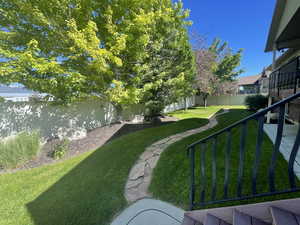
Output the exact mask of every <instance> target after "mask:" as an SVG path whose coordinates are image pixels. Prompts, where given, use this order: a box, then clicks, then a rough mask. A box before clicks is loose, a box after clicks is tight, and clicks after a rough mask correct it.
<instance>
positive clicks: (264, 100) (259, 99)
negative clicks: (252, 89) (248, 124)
mask: <svg viewBox="0 0 300 225" xmlns="http://www.w3.org/2000/svg"><path fill="white" fill-rule="evenodd" d="M245 104H246V106H247V108H248V109H249V110H251V111H257V110H259V109H262V108H265V107H266V106H267V105H268V97H266V96H263V95H252V96H247V98H246V100H245Z"/></svg>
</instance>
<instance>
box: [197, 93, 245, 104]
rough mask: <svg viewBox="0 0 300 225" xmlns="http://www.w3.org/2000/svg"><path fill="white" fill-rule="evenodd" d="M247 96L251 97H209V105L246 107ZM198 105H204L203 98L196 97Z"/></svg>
mask: <svg viewBox="0 0 300 225" xmlns="http://www.w3.org/2000/svg"><path fill="white" fill-rule="evenodd" d="M247 96H249V95H234V96H230V95H223V96H208V98H207V105H208V106H209V105H244V104H245V99H246V98H247ZM196 104H197V105H204V101H203V98H202V97H201V96H196Z"/></svg>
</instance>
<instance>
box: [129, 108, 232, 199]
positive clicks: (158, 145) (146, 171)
mask: <svg viewBox="0 0 300 225" xmlns="http://www.w3.org/2000/svg"><path fill="white" fill-rule="evenodd" d="M225 113H228V110H224V111H223V112H221V113H219V114H216V115H212V116H211V117H210V119H209V122H208V123H207V124H206V125H204V126H202V127H200V128H195V129H191V130H187V131H184V132H181V133H177V134H175V135H171V136H168V137H166V138H164V139H161V140H159V141H157V142H155V143H153V144H151V145H150V146H148V147H147V148H146V149H145V151H144V152H143V154H142V155H141V156H140V157H139V159H138V161H137V162H136V163H135V165H134V166H133V167H132V169H131V170H130V173H129V176H128V179H127V182H126V186H125V190H124V195H125V198H126V200H127V202H128V203H132V202H136V201H137V200H139V199H143V198H147V197H151V194H150V193H149V192H148V187H149V185H150V183H151V179H152V174H153V169H154V168H155V166H156V164H157V162H158V161H159V158H160V155H161V154H162V152H163V151H164V150H165V149H167V148H168V147H169V146H170V145H171V144H173V143H175V142H178V141H180V140H182V139H184V138H186V137H188V136H191V135H194V134H198V133H201V132H203V131H206V130H208V129H211V128H213V127H215V126H216V125H217V124H218V122H217V120H216V116H219V115H222V114H225Z"/></svg>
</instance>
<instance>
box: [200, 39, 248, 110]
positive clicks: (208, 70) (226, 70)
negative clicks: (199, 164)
mask: <svg viewBox="0 0 300 225" xmlns="http://www.w3.org/2000/svg"><path fill="white" fill-rule="evenodd" d="M196 37H197V36H196ZM197 40H199V36H198V39H197ZM196 43H199V41H198V42H196ZM195 55H196V64H197V75H196V78H195V85H194V86H195V89H196V90H197V92H198V94H200V95H201V96H202V97H203V102H204V106H205V107H206V105H207V97H208V96H209V95H212V94H218V93H227V92H232V88H234V86H235V85H234V82H235V78H236V77H237V76H238V75H239V74H241V73H242V72H243V70H240V69H237V68H238V67H239V65H240V61H241V57H242V50H238V51H237V52H236V53H233V52H232V50H231V49H230V48H229V47H228V44H227V43H226V42H224V43H222V42H221V41H220V40H219V39H215V40H214V41H213V43H212V44H211V45H210V46H209V47H208V48H206V47H204V46H203V45H198V46H196V48H195ZM224 85H226V86H227V87H228V88H227V87H226V90H220V89H222V88H223V86H224Z"/></svg>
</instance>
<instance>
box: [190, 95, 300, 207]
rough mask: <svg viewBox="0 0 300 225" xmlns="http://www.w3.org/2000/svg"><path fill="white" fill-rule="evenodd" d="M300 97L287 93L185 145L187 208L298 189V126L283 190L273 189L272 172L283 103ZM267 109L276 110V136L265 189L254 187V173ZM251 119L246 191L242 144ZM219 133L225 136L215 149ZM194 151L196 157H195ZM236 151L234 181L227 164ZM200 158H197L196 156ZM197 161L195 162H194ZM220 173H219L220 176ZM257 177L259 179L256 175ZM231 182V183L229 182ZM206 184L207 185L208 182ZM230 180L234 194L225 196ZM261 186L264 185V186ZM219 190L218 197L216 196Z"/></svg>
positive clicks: (243, 147)
mask: <svg viewBox="0 0 300 225" xmlns="http://www.w3.org/2000/svg"><path fill="white" fill-rule="evenodd" d="M299 97H300V92H299V93H297V94H294V95H293V96H290V97H288V98H286V99H284V100H282V101H280V102H277V103H275V104H274V105H272V106H270V107H268V108H266V109H264V110H262V111H259V112H257V113H255V114H253V115H251V116H248V117H246V118H245V119H243V120H241V121H238V122H235V123H234V124H232V125H231V126H228V127H226V128H224V129H222V130H220V131H218V132H216V133H214V134H212V135H210V136H208V137H206V138H204V139H202V140H200V141H197V142H195V143H193V144H191V145H190V146H189V147H188V154H189V158H190V170H191V177H190V179H191V180H190V182H191V184H190V208H191V209H193V208H195V207H197V208H198V207H204V206H206V205H209V204H216V203H223V202H227V201H236V200H245V199H252V198H257V197H263V196H270V195H277V194H283V193H290V192H296V191H300V187H297V185H296V178H295V173H294V163H295V159H296V156H297V153H298V149H299V145H300V126H299V129H298V131H297V136H296V138H295V142H294V145H293V148H292V150H291V154H290V157H289V161H288V171H287V172H286V173H285V174H286V175H287V179H288V187H286V188H285V189H283V190H282V189H280V190H278V189H277V188H276V185H275V184H276V182H275V172H276V170H275V169H276V162H277V158H278V155H279V153H280V151H279V148H280V144H281V141H282V136H283V127H284V123H285V109H286V105H287V104H288V103H290V102H291V101H293V100H296V99H297V98H299ZM271 111H277V112H278V111H279V114H278V120H277V132H276V139H275V144H274V147H273V150H272V151H271V155H270V159H269V161H270V162H269V168H268V170H267V172H266V177H265V179H266V180H265V181H264V182H263V183H265V184H266V185H267V188H266V189H265V191H263V192H262V191H261V190H258V188H257V186H258V183H257V181H258V172H259V165H260V164H261V159H262V158H261V155H262V153H263V152H264V149H263V147H262V146H263V145H262V144H263V139H264V130H263V129H264V122H265V116H266V115H267V114H268V113H269V112H271ZM253 121H255V124H257V125H256V126H255V129H257V133H255V139H256V140H251V142H252V143H251V144H253V146H255V151H253V152H251V154H252V155H253V164H252V165H251V167H252V168H250V170H249V171H250V172H249V173H248V172H247V174H248V175H249V174H251V175H249V176H250V177H249V178H248V179H249V180H250V183H251V185H250V186H251V191H248V193H245V192H243V185H244V183H243V181H244V179H243V178H244V176H245V168H244V167H245V151H246V147H248V145H249V144H247V146H246V138H247V132H249V131H248V125H249V124H250V122H251V123H253ZM234 129H235V131H234V132H239V136H240V137H239V138H240V140H239V142H238V145H239V146H238V147H237V145H235V146H232V145H233V135H232V134H233V130H234ZM236 129H237V130H238V131H237V130H236ZM221 135H226V136H225V137H226V143H223V145H222V147H221V148H218V140H219V137H220V136H221ZM209 150H211V152H210V154H211V157H210V158H209V160H211V161H210V162H209V166H211V168H207V167H208V166H207V165H208V161H207V159H206V153H207V151H209ZM221 151H223V153H222V154H225V156H224V157H223V158H222V157H221V161H222V162H220V157H217V155H218V154H221ZM196 153H197V156H195V155H196ZM234 153H235V154H239V156H238V157H237V159H238V168H236V171H235V174H237V180H233V179H230V173H232V172H233V170H234V168H232V165H231V161H230V160H231V157H232V155H233V154H234ZM199 157H200V158H199ZM217 163H222V164H223V165H224V168H223V169H224V171H221V170H218V171H217ZM196 164H197V165H196ZM207 169H209V170H210V173H211V176H209V177H208V176H207ZM217 172H218V174H220V173H223V175H224V178H222V181H223V180H224V182H222V185H221V186H222V187H220V180H218V176H217ZM223 175H222V176H223ZM260 179H261V178H260ZM276 181H277V182H281V181H280V180H276ZM233 182H234V183H233ZM207 183H209V184H210V185H208V184H207ZM230 183H233V185H236V193H235V194H234V196H232V192H231V193H230V196H229V191H228V189H229V185H230ZM264 186H265V185H264ZM217 188H218V197H217ZM207 192H210V196H209V197H210V198H209V199H207V197H206V196H207V195H206V194H207ZM220 192H221V195H222V196H221V197H220Z"/></svg>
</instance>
